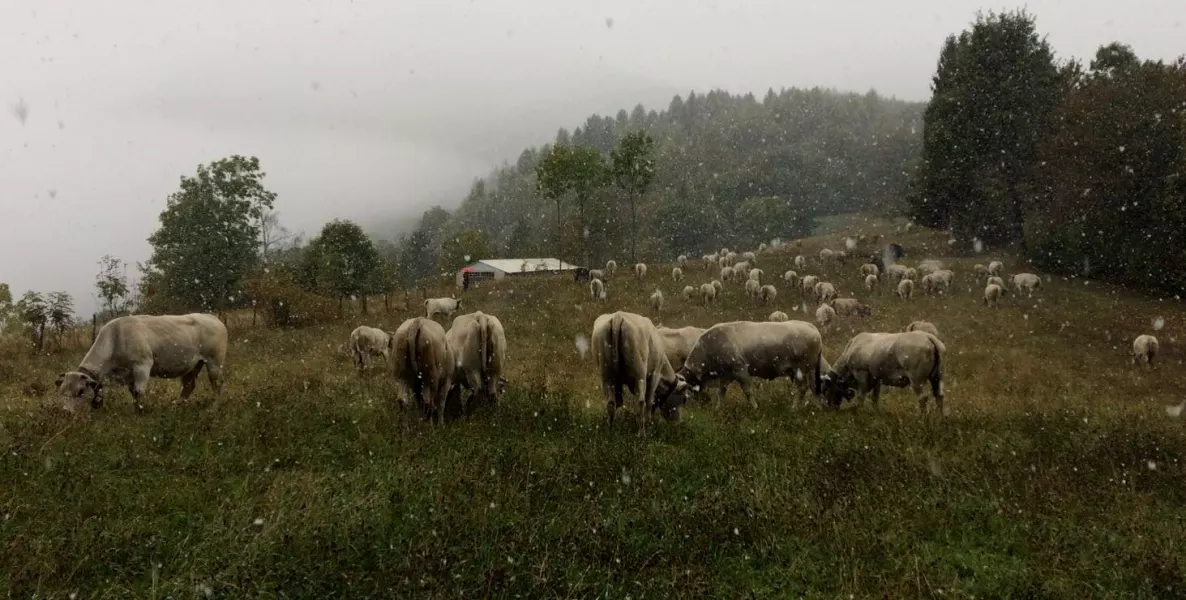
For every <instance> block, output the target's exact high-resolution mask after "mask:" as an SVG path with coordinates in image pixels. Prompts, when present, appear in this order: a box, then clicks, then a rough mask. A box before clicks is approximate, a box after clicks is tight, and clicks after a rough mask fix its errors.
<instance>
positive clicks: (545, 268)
mask: <svg viewBox="0 0 1186 600" xmlns="http://www.w3.org/2000/svg"><path fill="white" fill-rule="evenodd" d="M576 268H577V266H576V265H571V264H568V263H566V262H564V261H562V260H557V259H555V258H488V259H485V260H479V261H478V262H475V263H473V264H471V265H469V266H467V267H464V268H462V269H461V270H460V271H458V272H457V287H465V286H464V283H465V280H466V279H469V281H470V282H471V283H472V282H474V281H480V280H482V279H502V278H503V277H506V276H507V275H530V274H532V273H552V272H555V271H571V270H574V269H576Z"/></svg>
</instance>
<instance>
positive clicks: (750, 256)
mask: <svg viewBox="0 0 1186 600" xmlns="http://www.w3.org/2000/svg"><path fill="white" fill-rule="evenodd" d="M741 259H742V260H744V261H745V262H747V263H749V264H751V265H757V264H758V255H757V254H754V253H753V252H742V253H741Z"/></svg>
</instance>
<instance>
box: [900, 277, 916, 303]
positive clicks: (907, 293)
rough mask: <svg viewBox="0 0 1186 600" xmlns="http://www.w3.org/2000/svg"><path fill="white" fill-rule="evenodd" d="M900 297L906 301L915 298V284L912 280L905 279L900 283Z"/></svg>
mask: <svg viewBox="0 0 1186 600" xmlns="http://www.w3.org/2000/svg"><path fill="white" fill-rule="evenodd" d="M898 297H899V298H902V299H904V300H905V299H910V298H913V297H914V282H913V281H912V280H909V279H903V280H902V281H899V282H898Z"/></svg>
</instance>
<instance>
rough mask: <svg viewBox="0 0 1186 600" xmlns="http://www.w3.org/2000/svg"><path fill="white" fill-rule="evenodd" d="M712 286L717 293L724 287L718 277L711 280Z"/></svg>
mask: <svg viewBox="0 0 1186 600" xmlns="http://www.w3.org/2000/svg"><path fill="white" fill-rule="evenodd" d="M712 288H713V289H714V290H716V293H718V294H719V293H721V290H723V289H725V286H724V285H723V284H721V281H720V280H719V279H713V280H712Z"/></svg>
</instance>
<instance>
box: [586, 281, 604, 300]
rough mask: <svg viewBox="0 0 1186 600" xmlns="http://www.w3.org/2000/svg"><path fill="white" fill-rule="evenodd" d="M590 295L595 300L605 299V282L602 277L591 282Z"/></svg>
mask: <svg viewBox="0 0 1186 600" xmlns="http://www.w3.org/2000/svg"><path fill="white" fill-rule="evenodd" d="M589 295H590V296H592V297H593V299H594V300H605V283H604V282H602V281H601V280H600V279H594V280H593V281H590V282H589Z"/></svg>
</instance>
